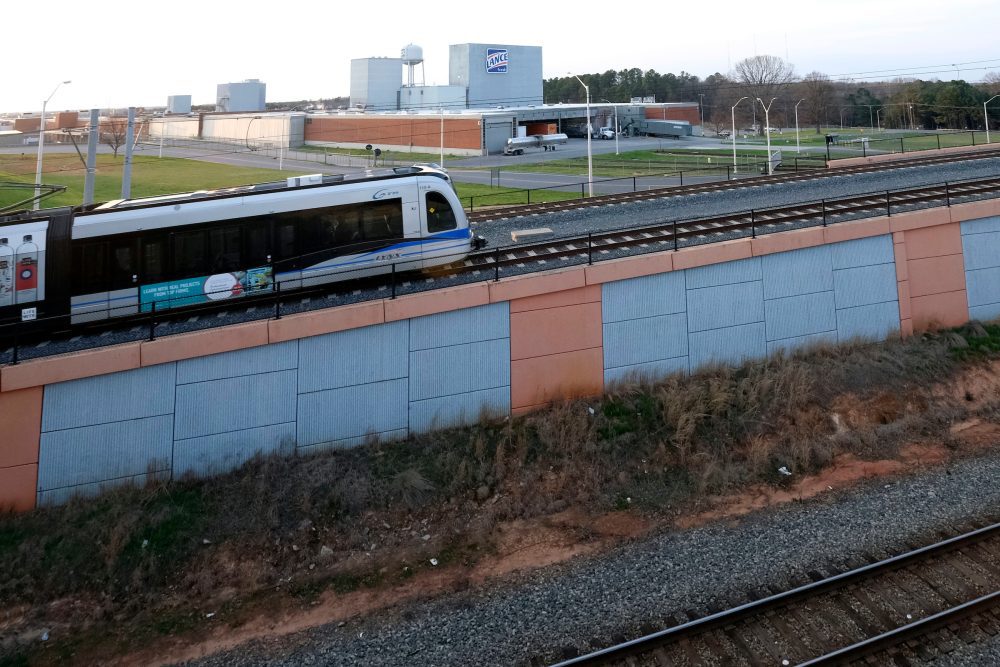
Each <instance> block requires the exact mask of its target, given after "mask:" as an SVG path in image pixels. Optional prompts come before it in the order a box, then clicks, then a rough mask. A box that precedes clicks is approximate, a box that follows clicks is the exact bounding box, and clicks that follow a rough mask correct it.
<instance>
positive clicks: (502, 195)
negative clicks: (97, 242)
mask: <svg viewBox="0 0 1000 667" xmlns="http://www.w3.org/2000/svg"><path fill="white" fill-rule="evenodd" d="M123 161H124V158H122V157H118V158H114V157H112V156H110V155H98V157H97V177H96V179H95V185H94V200H95V201H98V202H102V201H110V200H112V199H118V198H119V197H120V196H121V175H122V163H123ZM43 166H44V169H45V173H44V177H43V179H42V181H43V182H44V183H45V184H49V185H65V186H66V188H67V189H66V190H65V191H64V192H61V193H59V194H56V195H52V196H50V197H46V198H45V199H44V200H43V204H42V205H43V206H45V207H55V206H76V205H79V204H80V202H81V201H83V186H84V178H85V175H86V170H85V169H84V167H83V164H82V163H81V162H80V158H79V157H78V156H77V155H75V154H72V155H71V154H66V153H54V154H51V155H47V156H46V157H45V162H44V165H43ZM320 166H321V165H318V166H317V168H319V167H320ZM304 173H315V171H313V170H307V171H289V170H287V169H286V170H284V171H278V170H277V169H251V168H245V167H232V166H229V165H224V164H215V163H211V162H201V161H198V160H185V159H179V158H156V157H152V156H135V157H134V158H133V162H132V196H133V197H150V196H155V195H163V194H171V193H175V192H191V191H194V190H211V189H215V188H224V187H233V186H237V185H247V184H249V183H264V182H268V181H277V180H281V179H283V178H287V177H289V176H296V175H300V174H304ZM2 181H7V182H16V183H25V184H33V183H34V182H35V154H34V153H27V152H26V153H25V154H23V155H15V154H0V182H2ZM456 190H457V191H458V194H459V197H460V198H461V200H462V201H463V202H465V203H468V201H469V198H470V197H475V198H476V202H477V203H476V205H477V206H480V205H484V206H485V205H491V206H492V205H500V204H516V203H523V202H524V201H525V193H524V191H523V190H513V189H510V188H493V187H490V186H488V185H474V184H467V183H456ZM32 193H33V190H32V189H31V188H25V189H20V188H19V189H6V188H3V187H0V207H2V206H6V205H9V204H13V203H14V202H17V201H20V200H22V199H25V198H27V197H30V196H31V194H32ZM487 195H488V198H487V197H486V196H487ZM574 196H579V194H578V193H577V194H575V195H574V194H573V193H568V194H567V193H556V192H553V193H547V192H546V193H535V194H533V195H532V201H555V200H560V199H565V198H567V197H570V198H572V197H574Z"/></svg>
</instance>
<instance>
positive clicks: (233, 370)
mask: <svg viewBox="0 0 1000 667" xmlns="http://www.w3.org/2000/svg"><path fill="white" fill-rule="evenodd" d="M298 357H299V342H298V341H297V340H293V341H289V342H287V343H277V344H274V345H261V346H260V347H251V348H247V349H245V350H236V351H234V352H223V353H222V354H212V355H209V356H207V357H196V358H194V359H185V360H184V361H178V362H177V384H179V385H181V384H190V383H192V382H207V381H209V380H223V379H225V378H234V377H242V376H244V375H256V374H258V373H273V372H274V371H286V370H291V369H294V368H296V367H297V366H298V362H299V358H298Z"/></svg>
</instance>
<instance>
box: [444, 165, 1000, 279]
mask: <svg viewBox="0 0 1000 667" xmlns="http://www.w3.org/2000/svg"><path fill="white" fill-rule="evenodd" d="M998 196H1000V178H989V179H979V180H975V181H964V182H959V183H941V184H938V185H933V186H928V187H921V188H910V189H906V190H895V191H892V192H886V193H870V194H865V195H860V196H857V197H849V198H842V199H836V200H821V201H817V202H807V203H804V204H796V205H794V206H780V207H774V208H767V209H761V210H754V211H747V212H743V213H737V214H733V215H723V216H717V217H712V218H699V219H695V220H678V221H670V222H663V223H660V224H656V225H650V226H646V227H637V228H632V229H618V230H612V231H607V232H594V233H590V234H587V235H582V236H575V237H569V238H557V239H550V240H547V241H538V242H534V243H524V244H520V245H516V246H506V247H502V248H495V249H493V250H487V251H483V252H479V253H475V254H472V255H469V257H468V258H467V259H466V261H465V262H464V266H463V268H462V269H460V270H462V271H464V270H470V269H475V270H485V269H488V270H493V271H494V272H495V273H496V274H497V275H501V274H502V272H503V270H504V269H508V270H509V269H512V268H514V267H518V268H521V269H522V270H523V269H524V268H526V267H527V266H528V265H530V264H538V265H539V266H538V270H540V269H542V268H544V265H546V264H548V263H550V262H556V263H557V264H558V263H560V262H561V263H566V264H569V263H576V262H578V261H582V260H586V261H588V262H592V261H595V260H600V259H606V258H608V256H609V255H612V254H621V255H625V254H634V253H639V252H655V251H658V250H659V251H662V250H677V249H680V248H682V247H689V246H692V245H701V244H703V243H711V242H713V241H721V240H726V239H729V238H739V237H741V236H757V235H762V234H772V233H775V232H780V231H787V230H791V229H798V228H803V227H814V226H826V225H829V224H834V223H837V222H843V221H846V220H856V219H862V218H865V217H873V216H877V215H886V214H889V215H892V214H896V213H900V212H904V211H908V210H915V209H918V208H927V207H934V206H950V205H951V204H953V203H961V202H965V201H971V200H976V199H981V198H986V197H998ZM573 260H575V261H573ZM452 270H454V269H452Z"/></svg>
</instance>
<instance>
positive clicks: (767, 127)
mask: <svg viewBox="0 0 1000 667" xmlns="http://www.w3.org/2000/svg"><path fill="white" fill-rule="evenodd" d="M776 99H778V98H777V97H772V98H771V101H770V102H768V103H767V106H766V107H765V106H764V100H762V99H760V98H759V97H758V98H757V101H758V102H760V106H761V108H762V109H764V131H765V133H766V134H767V175H768V176H773V175H774V163H773V162H772V161H771V115H770V111H771V105H773V104H774V101H775V100H776Z"/></svg>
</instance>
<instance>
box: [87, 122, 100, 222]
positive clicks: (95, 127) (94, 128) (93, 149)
mask: <svg viewBox="0 0 1000 667" xmlns="http://www.w3.org/2000/svg"><path fill="white" fill-rule="evenodd" d="M100 114H101V110H100V109H91V110H90V128H89V129H88V131H87V176H86V178H85V179H84V182H83V205H84V206H86V205H87V204H93V203H94V180H95V178H96V177H97V140H98V139H99V138H100V134H101V127H100V123H101V118H100Z"/></svg>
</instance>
